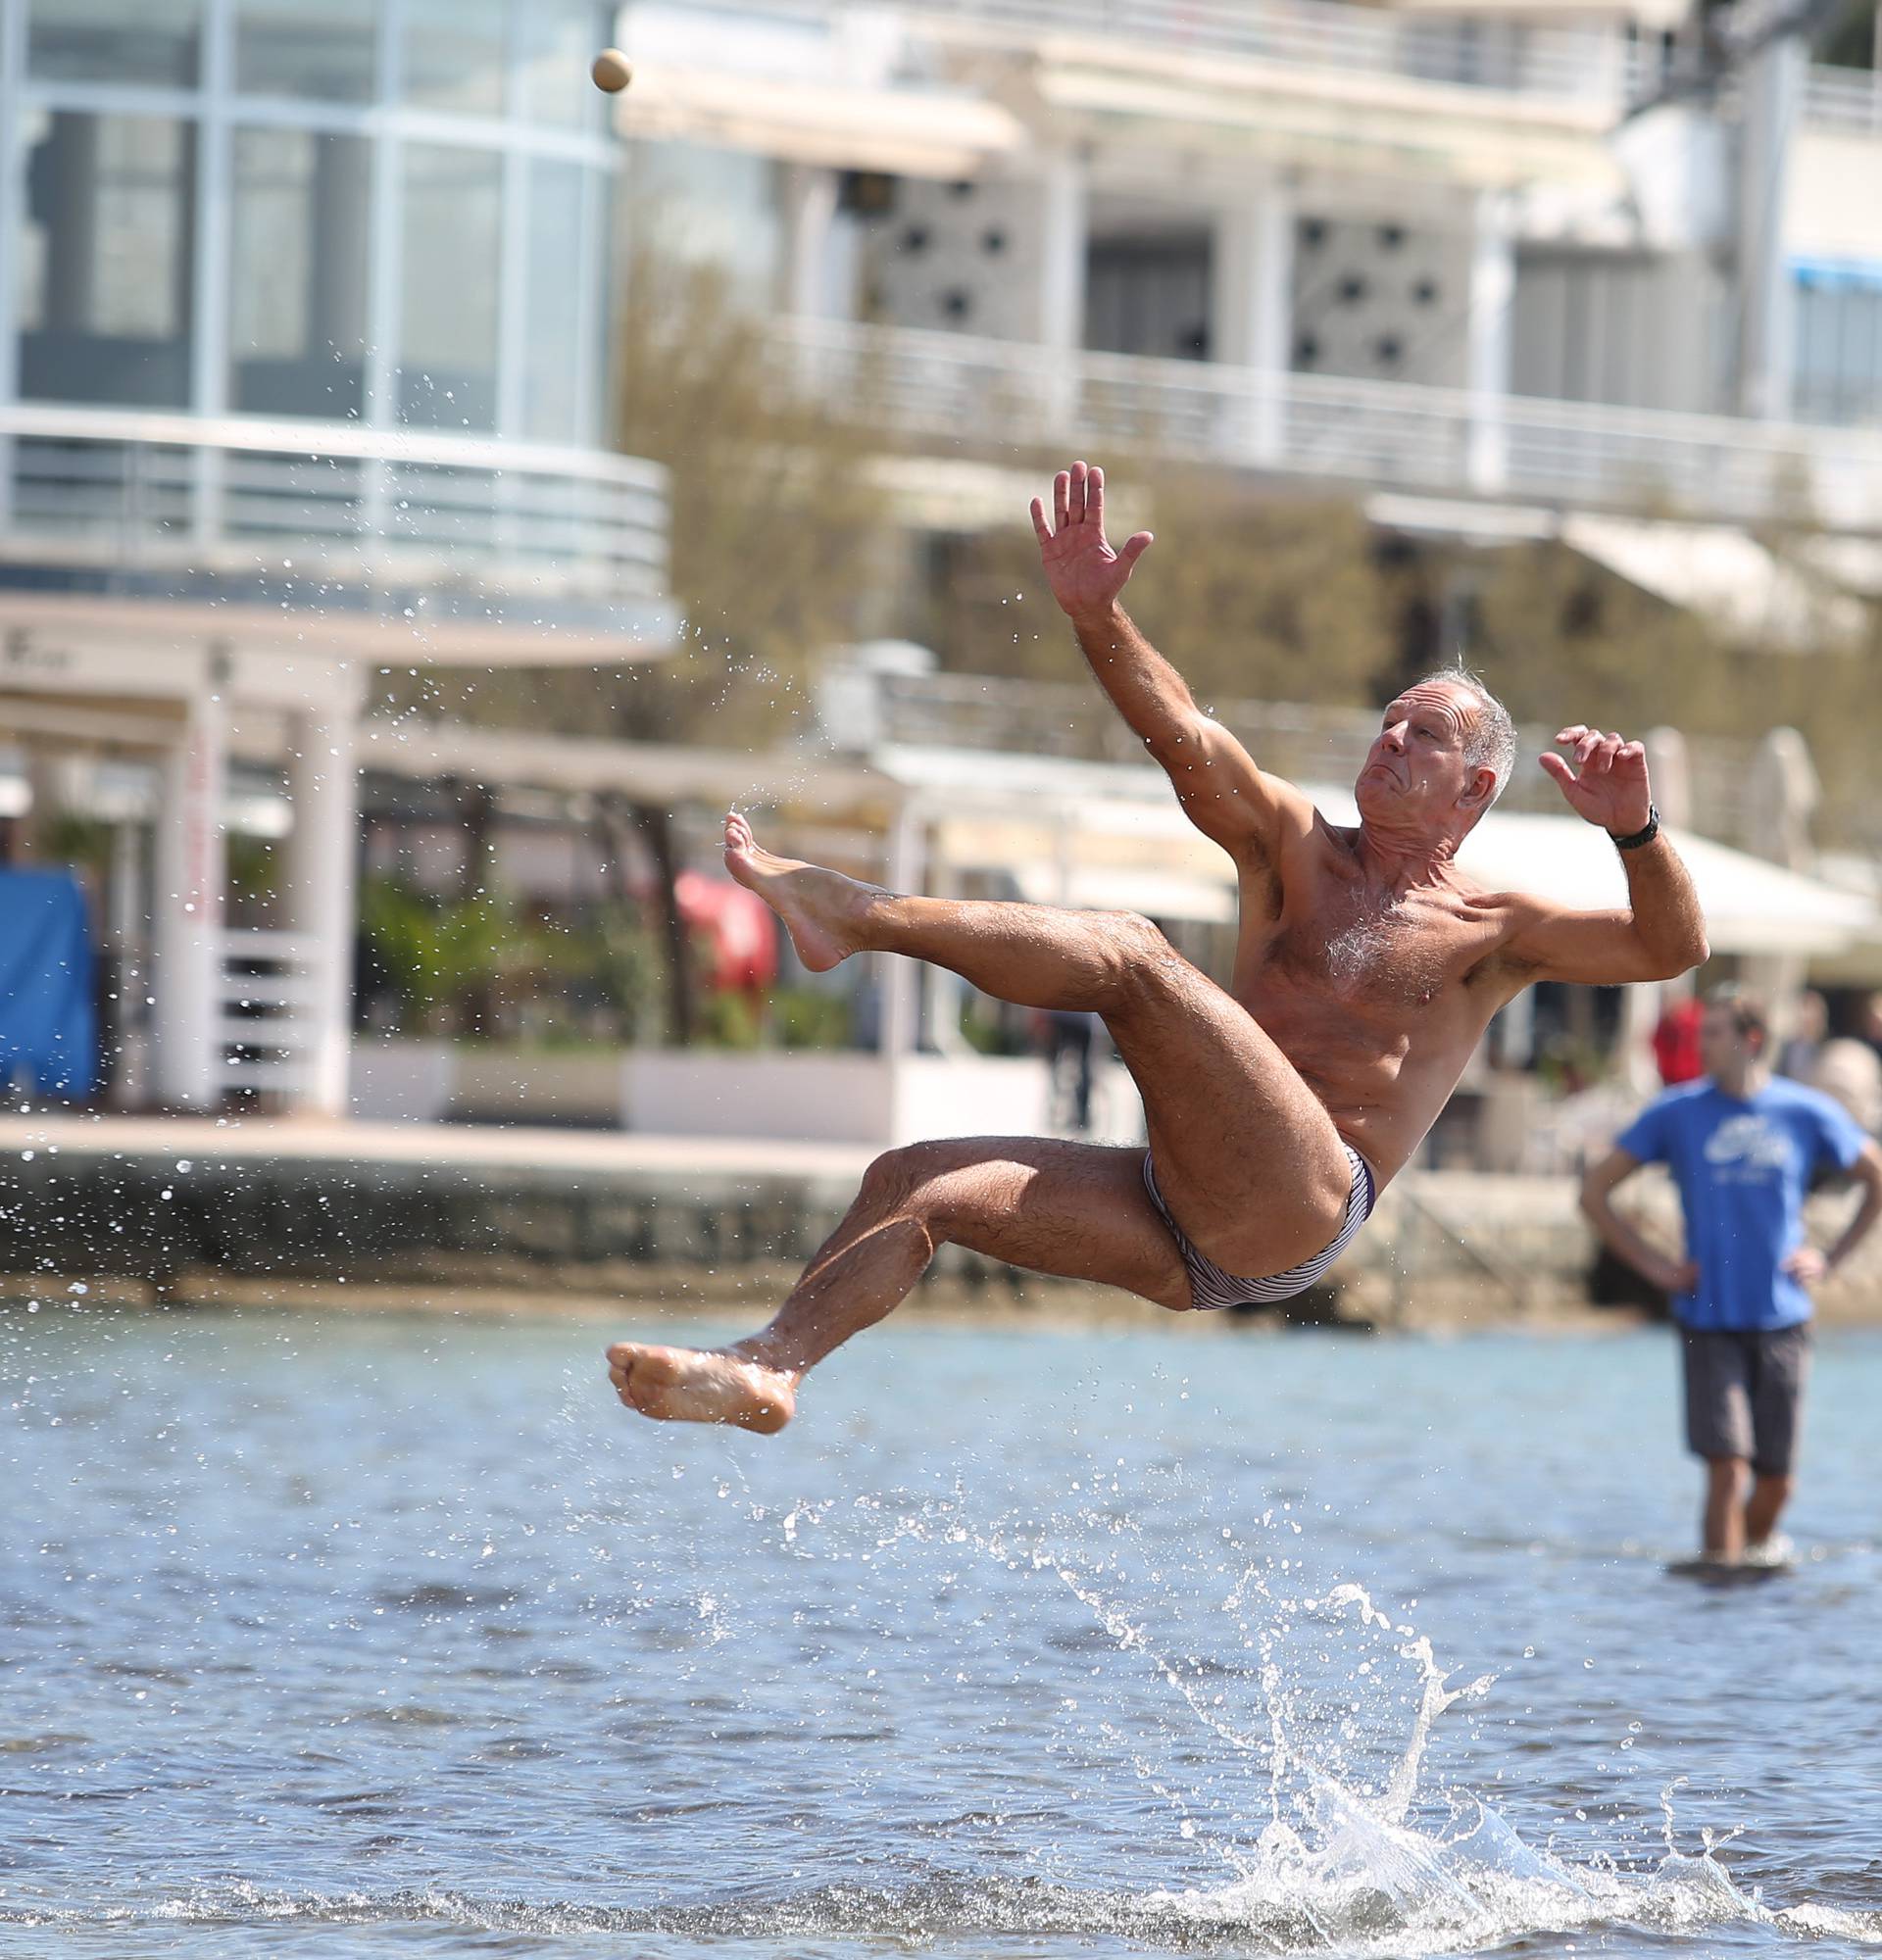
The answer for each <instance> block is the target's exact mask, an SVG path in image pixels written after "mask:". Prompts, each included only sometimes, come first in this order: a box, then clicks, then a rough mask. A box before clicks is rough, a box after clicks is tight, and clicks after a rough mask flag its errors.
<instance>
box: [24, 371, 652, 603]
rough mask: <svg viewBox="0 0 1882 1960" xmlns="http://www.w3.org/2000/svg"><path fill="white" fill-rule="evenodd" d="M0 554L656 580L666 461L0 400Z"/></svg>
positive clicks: (465, 580)
mask: <svg viewBox="0 0 1882 1960" xmlns="http://www.w3.org/2000/svg"><path fill="white" fill-rule="evenodd" d="M0 519H3V521H0V557H5V558H10V559H12V560H14V561H16V562H19V561H21V560H31V561H34V562H39V563H48V562H50V563H60V564H83V565H96V564H101V563H102V564H106V565H107V566H109V567H110V568H112V569H116V570H135V571H158V572H174V573H185V572H205V573H216V574H224V575H226V574H229V573H236V574H249V575H266V576H267V577H269V578H270V579H271V580H272V581H273V582H276V583H281V582H291V583H294V584H296V585H298V586H300V587H302V589H306V588H307V586H308V584H309V582H310V581H313V582H319V581H321V580H324V579H331V580H351V579H358V580H364V581H367V582H371V583H379V584H399V585H408V586H409V585H413V584H419V585H423V584H432V583H439V584H452V585H469V586H473V587H477V588H481V589H486V590H490V591H492V592H500V591H502V590H505V589H508V588H512V587H515V586H518V585H519V584H521V585H526V586H527V588H528V590H529V591H531V592H532V593H534V592H546V593H551V594H555V593H566V594H571V595H577V596H581V597H584V598H592V599H596V600H603V601H608V600H648V601H659V600H661V599H664V598H665V596H666V590H665V588H666V571H667V490H666V473H665V471H663V470H662V469H660V468H659V467H657V466H655V465H653V464H650V463H644V462H641V461H639V460H638V459H635V458H631V457H620V456H610V455H606V454H602V453H599V452H589V451H582V450H562V449H553V448H548V447H544V446H540V445H531V444H521V443H505V442H496V441H490V440H483V439H478V438H470V437H454V436H449V435H433V434H423V435H420V434H409V433H406V432H403V431H399V430H372V429H368V428H365V427H363V426H361V425H359V424H357V423H351V422H278V421H261V420H248V419H246V418H242V417H196V416H186V415H149V414H138V413H134V412H126V413H119V412H117V411H114V410H102V409H89V408H62V407H54V406H50V405H40V404H25V403H22V404H16V405H11V406H0Z"/></svg>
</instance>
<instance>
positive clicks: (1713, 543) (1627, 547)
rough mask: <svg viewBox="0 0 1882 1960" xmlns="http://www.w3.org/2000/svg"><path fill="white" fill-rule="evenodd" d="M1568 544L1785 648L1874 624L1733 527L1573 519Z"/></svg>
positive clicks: (1662, 594) (1567, 522)
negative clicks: (1868, 623)
mask: <svg viewBox="0 0 1882 1960" xmlns="http://www.w3.org/2000/svg"><path fill="white" fill-rule="evenodd" d="M1561 541H1562V543H1563V544H1565V545H1567V546H1568V547H1569V549H1570V550H1571V551H1578V552H1580V553H1581V554H1582V556H1583V557H1585V558H1591V559H1593V560H1594V561H1595V563H1596V564H1603V565H1606V566H1607V567H1608V569H1609V570H1610V571H1612V572H1616V573H1618V574H1619V576H1620V577H1622V578H1624V579H1626V580H1627V581H1628V583H1629V584H1630V585H1637V586H1639V587H1640V588H1641V590H1642V591H1643V592H1651V593H1654V594H1655V595H1657V596H1658V597H1659V598H1661V599H1664V600H1666V601H1667V602H1668V603H1669V604H1671V605H1674V606H1679V607H1683V608H1685V609H1687V610H1689V611H1691V612H1694V613H1701V614H1703V615H1704V616H1705V617H1707V618H1709V619H1712V620H1715V621H1716V622H1717V623H1718V624H1719V625H1721V626H1723V627H1724V628H1725V629H1726V630H1727V631H1728V632H1731V633H1735V634H1737V635H1739V636H1740V637H1742V638H1744V639H1748V640H1762V641H1765V642H1767V643H1769V644H1771V645H1774V646H1780V647H1808V646H1812V645H1817V644H1820V643H1821V642H1822V641H1823V640H1824V639H1826V638H1828V639H1835V640H1849V639H1854V638H1855V637H1856V636H1857V634H1859V633H1860V632H1861V631H1862V629H1863V627H1864V624H1865V623H1866V621H1865V618H1864V614H1863V611H1862V607H1861V606H1860V604H1859V603H1858V602H1857V601H1856V600H1854V599H1852V598H1850V597H1849V595H1848V594H1847V593H1842V592H1834V591H1830V590H1827V589H1826V588H1825V586H1824V585H1823V584H1820V583H1817V582H1815V581H1812V580H1811V579H1808V578H1806V577H1805V576H1804V575H1803V574H1801V573H1800V572H1798V571H1797V570H1795V569H1794V568H1793V567H1792V566H1790V565H1788V564H1784V563H1783V561H1782V560H1780V559H1777V558H1774V557H1773V556H1772V555H1771V553H1770V552H1768V551H1767V550H1766V549H1765V548H1764V546H1762V545H1761V544H1759V543H1758V540H1757V539H1756V538H1754V537H1750V536H1748V535H1747V534H1746V533H1745V532H1744V531H1740V530H1735V529H1733V528H1732V527H1731V526H1730V525H1729V524H1674V523H1657V522H1656V523H1643V522H1641V521H1639V520H1638V519H1635V518H1630V517H1591V516H1565V517H1563V518H1562V520H1561Z"/></svg>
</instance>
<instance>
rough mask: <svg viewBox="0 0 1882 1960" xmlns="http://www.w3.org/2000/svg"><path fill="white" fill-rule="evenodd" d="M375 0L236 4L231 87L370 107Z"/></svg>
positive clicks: (248, 0) (375, 55) (375, 63)
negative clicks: (233, 68)
mask: <svg viewBox="0 0 1882 1960" xmlns="http://www.w3.org/2000/svg"><path fill="white" fill-rule="evenodd" d="M377 11H378V10H377V8H376V7H375V6H374V5H373V0H240V5H239V6H238V7H237V8H236V10H235V86H236V89H237V90H238V91H239V92H240V93H242V94H244V95H284V96H293V97H298V98H302V99H305V100H308V101H313V102H371V100H372V98H373V95H374V94H375V92H376V81H377V73H378V33H377V23H376V21H375V19H374V16H375V15H376V13H377Z"/></svg>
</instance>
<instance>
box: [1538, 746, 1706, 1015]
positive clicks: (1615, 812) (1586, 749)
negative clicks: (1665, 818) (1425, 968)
mask: <svg viewBox="0 0 1882 1960" xmlns="http://www.w3.org/2000/svg"><path fill="white" fill-rule="evenodd" d="M1556 740H1557V742H1558V743H1559V744H1560V746H1561V747H1562V748H1564V749H1566V750H1568V751H1569V753H1570V755H1571V756H1572V758H1573V766H1572V767H1571V766H1570V764H1569V762H1568V761H1567V760H1564V759H1563V758H1562V757H1560V756H1556V755H1549V756H1544V757H1543V758H1542V766H1543V767H1544V768H1545V769H1546V770H1547V771H1548V772H1549V774H1550V775H1552V776H1553V777H1554V778H1555V779H1556V782H1557V784H1558V785H1559V786H1560V790H1561V793H1562V795H1563V796H1564V797H1565V798H1566V799H1567V801H1568V805H1569V808H1570V809H1573V810H1574V812H1575V813H1576V815H1578V816H1580V817H1582V818H1584V819H1585V820H1586V821H1587V822H1589V823H1593V824H1597V825H1599V826H1600V827H1601V828H1602V829H1603V830H1605V831H1607V832H1608V834H1609V835H1610V837H1614V838H1623V837H1631V836H1633V835H1635V834H1636V833H1637V832H1639V831H1642V830H1645V829H1646V828H1647V827H1648V824H1649V823H1650V822H1651V821H1652V818H1653V801H1654V800H1653V791H1652V789H1651V787H1650V786H1649V784H1648V781H1647V751H1646V750H1645V749H1644V748H1643V747H1642V745H1641V744H1640V743H1638V742H1624V741H1622V740H1621V738H1620V737H1619V736H1618V735H1604V734H1603V733H1602V732H1601V730H1600V729H1598V728H1584V727H1581V726H1580V725H1577V726H1575V727H1572V728H1564V729H1563V730H1562V731H1561V733H1560V735H1558V736H1557V737H1556ZM1620 861H1621V865H1622V867H1623V869H1624V870H1625V871H1626V874H1627V899H1628V904H1627V907H1626V908H1625V909H1624V910H1619V911H1570V910H1568V909H1567V908H1566V907H1560V906H1552V905H1550V904H1548V903H1547V902H1546V901H1544V900H1540V899H1529V898H1523V899H1520V900H1518V901H1517V902H1516V905H1517V910H1516V922H1515V927H1514V930H1513V931H1512V932H1511V936H1510V938H1509V940H1508V941H1507V942H1506V944H1505V947H1504V954H1503V956H1504V958H1505V959H1506V960H1507V961H1508V962H1509V963H1510V965H1511V968H1512V969H1513V970H1514V972H1515V973H1516V975H1517V977H1518V978H1520V979H1521V980H1523V981H1525V982H1526V981H1529V980H1572V981H1578V982H1580V983H1582V984H1583V985H1587V986H1617V985H1619V984H1620V983H1621V982H1623V981H1628V980H1670V979H1672V978H1673V977H1674V976H1675V975H1677V974H1680V973H1684V972H1685V971H1686V970H1687V969H1688V968H1689V967H1693V966H1698V965H1700V964H1701V963H1702V962H1703V961H1704V960H1705V959H1706V958H1707V957H1708V956H1709V952H1710V949H1709V947H1708V945H1707V943H1706V920H1705V917H1704V915H1703V914H1702V913H1701V911H1700V908H1699V894H1698V892H1697V891H1695V890H1694V888H1693V881H1692V878H1691V877H1690V875H1689V874H1688V872H1687V870H1686V866H1685V865H1684V864H1683V863H1682V862H1681V861H1680V857H1679V853H1678V852H1677V851H1675V850H1674V849H1673V846H1672V842H1671V840H1670V839H1669V838H1668V837H1667V836H1666V834H1665V832H1664V831H1661V832H1659V835H1657V836H1656V837H1655V838H1654V839H1653V841H1652V842H1651V843H1648V844H1643V845H1640V846H1638V847H1637V848H1635V849H1633V850H1630V851H1622V852H1621V853H1620Z"/></svg>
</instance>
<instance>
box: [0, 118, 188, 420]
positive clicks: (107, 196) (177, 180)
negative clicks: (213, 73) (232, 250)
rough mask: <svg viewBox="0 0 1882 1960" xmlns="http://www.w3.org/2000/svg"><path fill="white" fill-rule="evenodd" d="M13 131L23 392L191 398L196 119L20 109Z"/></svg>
mask: <svg viewBox="0 0 1882 1960" xmlns="http://www.w3.org/2000/svg"><path fill="white" fill-rule="evenodd" d="M20 126H21V130H22V134H23V135H24V137H25V171H24V172H23V177H24V181H25V210H24V212H22V213H21V215H20V216H21V222H20V225H19V230H18V233H17V236H16V253H17V263H18V265H19V269H20V276H19V281H18V285H17V289H16V293H15V305H16V307H17V308H18V323H19V333H20V368H19V387H20V393H21V395H22V396H23V397H24V398H25V399H26V400H28V401H52V402H105V403H111V404H114V405H121V406H126V407H137V408H164V409H173V408H184V407H187V406H188V403H189V391H190V359H191V345H192V335H191V326H192V321H191V304H192V296H193V293H194V272H195V247H194V233H193V226H192V222H191V218H192V213H193V210H194V201H195V200H194V191H195V181H196V130H195V127H194V125H193V124H192V123H188V122H186V121H184V120H182V119H180V118H177V117H168V116H100V115H92V114H88V113H86V112H84V111H82V110H72V109H56V110H51V111H46V110H35V111H29V112H28V113H27V114H26V116H25V118H24V119H23V121H22V123H21V125H20Z"/></svg>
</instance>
